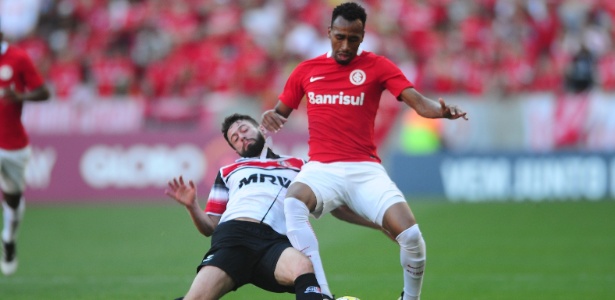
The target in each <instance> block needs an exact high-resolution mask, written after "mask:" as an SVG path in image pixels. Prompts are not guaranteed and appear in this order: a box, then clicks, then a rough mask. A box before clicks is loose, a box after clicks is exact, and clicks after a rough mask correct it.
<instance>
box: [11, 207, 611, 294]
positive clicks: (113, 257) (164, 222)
mask: <svg viewBox="0 0 615 300" xmlns="http://www.w3.org/2000/svg"><path fill="white" fill-rule="evenodd" d="M411 207H412V209H413V211H414V213H415V215H416V216H417V218H418V220H419V224H420V227H421V231H422V232H423V235H424V237H425V240H426V242H427V256H428V260H427V269H426V272H425V280H424V284H423V293H422V299H426V300H439V299H477V300H478V299H484V300H487V299H490V300H491V299H511V300H512V299H515V300H517V299H541V300H542V299H558V300H564V299H570V300H572V299H575V300H576V299H615V298H614V297H615V201H613V200H605V201H600V202H586V201H581V202H548V203H513V202H508V203H482V204H467V203H462V204H451V203H446V202H443V201H416V202H414V201H413V202H411ZM312 223H313V225H314V228H315V230H316V232H317V234H318V236H319V241H320V249H321V252H322V257H323V262H324V264H325V269H326V271H327V277H328V279H329V283H330V286H331V288H332V290H333V292H334V293H335V294H336V296H343V295H350V296H355V297H359V298H360V299H361V300H381V299H397V297H398V296H399V293H400V291H401V288H402V282H401V280H402V279H401V276H402V275H401V274H402V271H401V267H400V266H399V255H398V251H399V250H398V247H397V246H396V245H395V244H394V243H393V242H392V241H390V240H389V239H387V238H386V237H385V236H384V235H383V234H381V233H380V232H377V231H375V230H372V229H367V228H360V227H356V226H353V225H350V224H347V223H343V222H341V221H339V220H336V219H334V218H332V217H331V216H326V217H323V218H322V219H320V220H316V221H314V220H313V221H312ZM208 246H209V239H208V238H205V237H202V236H200V235H199V233H198V232H197V231H196V229H195V228H194V227H193V225H192V222H191V221H190V219H189V217H188V214H187V212H186V211H185V210H184V209H183V208H182V207H181V206H179V205H177V204H175V203H170V201H169V202H168V203H166V202H163V203H160V202H156V203H154V204H151V205H144V204H122V205H117V204H116V205H111V204H108V205H106V204H96V205H75V204H73V205H53V206H52V205H40V204H39V205H35V204H31V205H29V206H28V209H27V211H26V219H25V222H24V224H23V226H22V231H21V236H20V239H19V244H18V251H19V258H20V268H19V270H18V271H17V273H16V274H15V275H13V276H11V277H3V276H1V275H0V299H174V298H175V297H178V296H181V295H183V294H184V293H185V291H186V290H187V289H188V288H189V286H190V284H191V282H192V279H193V277H194V268H195V265H196V264H197V263H198V262H199V261H200V259H201V257H202V255H203V253H204V252H205V250H206V249H207V248H208ZM225 299H231V300H232V299H250V300H252V299H256V300H258V299H267V300H271V299H274V300H275V299H294V296H293V295H290V294H272V293H267V292H264V291H261V290H259V289H256V288H254V287H249V286H248V287H243V288H242V289H240V290H239V291H237V292H233V293H231V294H229V295H228V296H227V297H225Z"/></svg>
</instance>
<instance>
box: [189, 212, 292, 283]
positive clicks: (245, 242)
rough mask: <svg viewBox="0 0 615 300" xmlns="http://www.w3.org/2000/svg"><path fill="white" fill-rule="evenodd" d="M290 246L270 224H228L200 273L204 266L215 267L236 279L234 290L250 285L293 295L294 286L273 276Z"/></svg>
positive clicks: (216, 233)
mask: <svg viewBox="0 0 615 300" xmlns="http://www.w3.org/2000/svg"><path fill="white" fill-rule="evenodd" d="M289 247H292V245H291V244H290V241H289V240H288V238H287V237H286V236H285V235H281V234H279V233H277V232H276V231H275V230H273V229H272V228H271V227H269V226H268V225H265V224H259V223H254V222H248V221H236V220H231V221H226V222H223V223H221V224H219V225H218V227H216V229H215V231H214V233H213V235H212V239H211V248H210V249H209V251H207V253H206V254H205V256H204V257H203V261H202V262H201V264H200V265H199V266H198V267H197V272H198V271H199V270H200V269H201V268H202V267H203V266H216V267H218V268H220V269H222V270H223V271H224V272H226V274H228V275H229V276H230V277H231V278H232V279H233V281H234V282H235V287H234V288H233V290H236V289H238V288H239V287H241V286H242V285H244V284H248V283H251V284H254V285H255V286H257V287H259V288H262V289H264V290H267V291H270V292H275V293H284V292H287V293H294V292H295V288H294V287H293V286H283V285H280V284H279V283H278V282H277V281H276V279H275V275H274V272H275V267H276V265H277V263H278V260H279V259H280V256H281V255H282V252H283V251H284V250H286V248H289Z"/></svg>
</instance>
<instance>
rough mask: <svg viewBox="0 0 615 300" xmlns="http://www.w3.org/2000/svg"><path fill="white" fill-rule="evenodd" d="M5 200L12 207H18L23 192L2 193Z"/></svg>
mask: <svg viewBox="0 0 615 300" xmlns="http://www.w3.org/2000/svg"><path fill="white" fill-rule="evenodd" d="M2 196H3V197H4V201H5V202H6V204H8V206H9V207H10V208H12V209H17V207H18V206H19V202H21V193H10V194H9V193H2Z"/></svg>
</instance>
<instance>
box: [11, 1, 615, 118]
mask: <svg viewBox="0 0 615 300" xmlns="http://www.w3.org/2000/svg"><path fill="white" fill-rule="evenodd" d="M341 2H342V1H334V0H181V1H180V0H174V1H163V0H19V1H14V0H2V1H1V2H0V3H1V5H0V9H1V10H0V13H1V26H2V31H3V32H4V33H5V39H7V40H9V41H10V42H12V43H14V44H17V45H19V46H21V47H23V48H25V49H26V50H27V51H28V52H29V54H30V55H31V57H32V58H33V60H34V61H35V64H36V65H37V66H38V68H39V69H40V70H41V72H42V73H43V75H44V77H45V78H46V80H47V82H48V84H49V86H50V87H51V88H52V90H53V91H54V95H55V97H56V98H57V99H58V100H59V101H73V100H75V99H78V100H83V99H100V98H114V97H125V96H128V98H136V99H143V100H145V101H158V100H159V99H166V98H174V99H182V101H193V102H207V101H217V100H212V99H218V100H219V99H231V98H232V99H235V98H241V99H246V100H248V101H257V102H258V103H262V104H263V105H265V106H270V105H271V103H273V102H274V101H275V100H276V98H277V94H278V93H279V92H280V91H281V88H282V86H283V84H284V82H285V80H286V78H287V76H288V74H289V72H290V71H291V70H292V68H293V67H294V66H295V65H296V64H297V63H298V62H300V61H301V60H304V59H307V58H311V57H314V56H317V55H320V54H323V53H325V52H326V51H328V50H329V48H330V44H329V40H328V39H327V27H328V26H329V23H330V19H331V11H332V8H333V7H334V6H335V5H337V4H339V3H341ZM358 2H360V3H362V4H363V5H364V6H365V7H366V9H367V12H368V18H367V28H366V31H367V32H366V38H365V41H364V43H363V46H362V47H363V49H365V50H368V51H372V52H375V53H377V54H381V55H385V56H387V57H388V58H389V59H391V60H392V61H394V62H395V63H397V64H398V65H399V66H400V67H401V68H402V70H403V71H404V73H405V74H406V75H407V76H408V77H409V78H410V79H411V80H412V81H413V82H415V83H416V85H417V87H418V89H419V90H420V91H421V92H423V93H425V94H428V95H429V94H432V95H439V94H450V93H456V94H460V93H461V94H471V95H477V96H486V95H492V94H496V95H506V94H509V93H518V92H553V93H559V92H564V91H572V92H582V91H586V90H588V89H603V90H607V91H615V47H614V43H613V41H614V39H615V29H614V28H613V26H614V24H613V20H615V1H613V0H476V1H466V0H387V1H379V0H365V1H358ZM212 104H215V103H212Z"/></svg>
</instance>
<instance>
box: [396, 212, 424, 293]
mask: <svg viewBox="0 0 615 300" xmlns="http://www.w3.org/2000/svg"><path fill="white" fill-rule="evenodd" d="M395 239H396V240H397V242H398V243H399V246H400V248H401V250H400V260H401V265H402V268H403V270H404V299H403V300H418V299H419V298H420V296H421V285H422V284H423V272H424V271H425V259H426V255H425V241H424V240H423V235H422V234H421V231H420V230H419V225H418V224H415V225H414V226H412V227H410V228H408V229H406V230H404V231H403V232H402V233H400V234H399V235H398V236H397V237H396V238H395Z"/></svg>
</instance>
